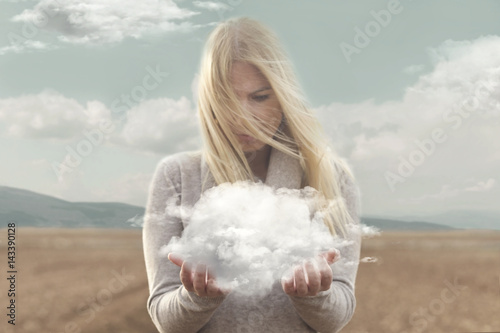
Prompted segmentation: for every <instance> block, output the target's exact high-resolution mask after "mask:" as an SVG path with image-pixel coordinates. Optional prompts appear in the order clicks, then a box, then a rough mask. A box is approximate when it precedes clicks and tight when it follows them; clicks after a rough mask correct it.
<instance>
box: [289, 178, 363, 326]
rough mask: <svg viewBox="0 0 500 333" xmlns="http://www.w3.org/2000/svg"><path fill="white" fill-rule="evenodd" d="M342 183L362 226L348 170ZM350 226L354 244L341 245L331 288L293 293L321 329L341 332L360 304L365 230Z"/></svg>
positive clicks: (356, 220) (308, 320)
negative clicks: (359, 277)
mask: <svg viewBox="0 0 500 333" xmlns="http://www.w3.org/2000/svg"><path fill="white" fill-rule="evenodd" d="M340 183H341V191H342V195H343V197H344V199H345V200H346V205H347V209H348V210H349V214H350V215H351V217H352V218H353V221H354V223H355V225H354V226H355V227H356V226H359V223H360V222H359V210H360V198H359V189H358V187H357V185H356V184H355V182H354V181H353V180H352V179H351V178H350V177H347V176H346V175H345V174H343V175H342V177H341V182H340ZM348 230H349V233H348V234H347V236H346V239H348V240H349V241H350V244H349V245H347V246H345V247H342V248H340V249H339V251H340V257H341V259H340V260H339V261H337V262H335V263H333V264H332V265H331V266H330V267H331V268H332V271H333V281H332V284H331V285H330V289H328V290H326V291H322V292H320V293H318V294H317V295H316V296H309V297H298V296H289V298H290V300H291V302H292V304H293V305H294V307H295V310H296V311H297V313H298V314H299V316H300V317H301V318H302V320H304V321H305V322H306V324H307V325H309V326H310V327H311V328H312V329H314V330H316V331H318V332H321V333H334V332H339V331H340V330H341V329H342V328H343V327H344V326H345V325H346V324H347V323H348V322H349V321H350V320H351V318H352V316H353V314H354V309H355V307H356V298H355V294H354V284H355V280H356V274H357V270H358V265H359V257H360V250H361V232H360V230H359V228H349V229H348Z"/></svg>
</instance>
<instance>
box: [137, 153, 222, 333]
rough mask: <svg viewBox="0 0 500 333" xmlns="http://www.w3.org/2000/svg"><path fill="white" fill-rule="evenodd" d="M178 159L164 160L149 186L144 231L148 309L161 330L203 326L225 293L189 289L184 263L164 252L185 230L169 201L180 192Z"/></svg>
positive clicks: (185, 332) (185, 331)
mask: <svg viewBox="0 0 500 333" xmlns="http://www.w3.org/2000/svg"><path fill="white" fill-rule="evenodd" d="M174 163H175V161H171V162H170V163H169V159H168V157H167V158H165V159H163V160H162V161H160V163H158V166H157V167H156V170H155V172H154V176H153V180H152V182H151V184H150V187H149V195H148V201H147V205H146V211H145V215H144V226H143V231H142V237H143V247H144V259H145V263H146V273H147V276H148V285H149V293H150V294H149V297H148V300H147V309H148V312H149V315H150V316H151V319H152V320H153V323H154V324H155V326H156V328H157V329H158V330H159V331H160V332H161V333H166V332H169V333H171V332H182V333H189V332H197V331H198V330H199V329H201V328H202V327H203V326H204V325H205V324H206V323H207V322H208V320H209V319H210V317H211V316H212V314H213V313H214V311H215V310H216V309H217V307H218V306H219V305H220V304H221V303H222V301H223V300H224V298H225V297H224V296H219V297H200V296H198V295H196V294H195V293H193V292H189V291H187V290H186V289H185V288H184V287H183V285H182V284H181V281H180V277H179V274H180V267H178V266H176V265H174V264H173V263H172V262H171V261H170V260H168V258H167V256H166V255H165V254H163V253H161V252H160V249H161V247H162V246H163V245H167V244H168V243H169V241H170V239H171V238H172V237H174V236H178V237H180V236H181V234H182V230H183V227H182V220H181V218H180V217H179V216H175V215H176V214H173V212H172V211H171V210H169V209H167V202H168V201H169V200H174V201H175V199H176V198H177V197H179V196H180V194H179V193H178V190H177V189H176V188H175V186H174V184H179V183H180V181H181V177H180V174H179V172H176V171H173V170H175V169H176V168H177V167H176V166H175V164H174ZM171 170H172V172H171ZM179 192H180V189H179Z"/></svg>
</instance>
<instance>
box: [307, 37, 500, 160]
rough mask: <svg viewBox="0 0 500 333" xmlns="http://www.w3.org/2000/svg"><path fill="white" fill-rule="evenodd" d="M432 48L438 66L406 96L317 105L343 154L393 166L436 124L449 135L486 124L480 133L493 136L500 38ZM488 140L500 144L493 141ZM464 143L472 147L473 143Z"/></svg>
mask: <svg viewBox="0 0 500 333" xmlns="http://www.w3.org/2000/svg"><path fill="white" fill-rule="evenodd" d="M428 52H429V54H430V57H431V59H432V61H433V62H434V69H433V70H432V71H431V72H430V73H427V74H423V75H421V76H420V77H419V79H418V81H417V82H416V83H415V84H414V85H413V86H410V87H408V88H407V90H406V92H405V95H404V96H403V98H402V100H401V101H387V102H385V103H382V104H379V105H376V104H375V103H374V101H373V100H371V99H370V100H367V101H363V102H360V103H358V104H342V103H332V104H330V105H325V106H320V107H318V108H317V109H316V110H317V112H318V115H319V117H320V118H321V119H322V120H323V124H327V125H326V127H327V129H328V133H331V138H332V141H333V142H334V144H336V146H337V149H338V150H339V151H340V152H341V153H342V154H343V155H345V156H347V157H349V158H350V159H352V160H353V161H356V162H361V161H367V160H370V161H371V162H372V163H374V164H372V165H374V166H375V165H376V167H378V168H382V169H383V168H384V167H385V168H388V167H389V166H390V164H387V162H389V163H391V162H398V159H397V157H398V154H401V155H405V154H408V153H410V152H411V151H412V150H414V149H416V148H418V147H417V146H416V144H415V140H423V139H426V138H428V137H429V136H430V135H431V131H432V130H433V129H434V128H438V127H439V128H442V129H443V131H444V133H445V134H446V135H448V137H450V136H451V135H452V133H453V132H455V131H457V132H458V131H459V130H460V129H463V128H466V127H469V126H472V125H474V126H481V127H484V129H486V131H483V132H482V133H478V135H479V136H482V135H484V136H485V137H486V136H487V137H488V138H489V137H491V133H492V131H491V130H487V128H489V127H492V128H491V129H493V127H494V126H498V125H497V124H498V123H497V121H498V119H500V57H498V55H499V54H500V37H499V36H486V37H481V38H478V39H476V40H474V41H466V42H464V41H450V40H448V41H446V42H444V43H443V44H442V45H440V46H439V47H437V48H429V50H428ZM412 71H413V69H412ZM476 102H477V105H476ZM464 104H465V105H464ZM479 120H486V122H485V123H481V122H480V121H479ZM489 120H492V121H491V122H489ZM495 123H497V124H495ZM496 136H497V138H498V135H497V134H496ZM496 141H498V140H496ZM455 144H457V145H461V144H464V142H460V141H459V140H457V141H455ZM484 144H486V145H490V147H497V144H496V143H495V141H494V140H492V141H488V140H484ZM465 146H466V147H468V148H470V146H471V142H469V143H467V142H466V143H465Z"/></svg>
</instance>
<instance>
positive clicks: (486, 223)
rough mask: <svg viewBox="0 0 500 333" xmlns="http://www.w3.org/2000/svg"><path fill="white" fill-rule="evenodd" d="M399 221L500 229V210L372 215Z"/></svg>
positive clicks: (465, 227) (458, 210) (464, 227)
mask: <svg viewBox="0 0 500 333" xmlns="http://www.w3.org/2000/svg"><path fill="white" fill-rule="evenodd" d="M371 217H373V218H382V219H392V220H399V221H406V222H409V221H427V222H431V223H439V224H443V225H447V226H450V227H453V228H460V229H488V230H500V211H491V210H474V209H457V210H449V211H446V212H442V213H437V214H427V215H418V216H416V215H407V216H390V217H389V216H384V217H381V216H371Z"/></svg>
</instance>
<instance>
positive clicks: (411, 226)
mask: <svg viewBox="0 0 500 333" xmlns="http://www.w3.org/2000/svg"><path fill="white" fill-rule="evenodd" d="M361 223H363V224H366V225H368V226H374V227H376V228H378V229H380V230H385V231H389V230H393V231H432V230H453V229H455V228H452V227H450V226H446V225H442V224H437V223H430V222H421V221H412V222H403V221H398V220H391V219H384V218H374V217H361Z"/></svg>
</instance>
